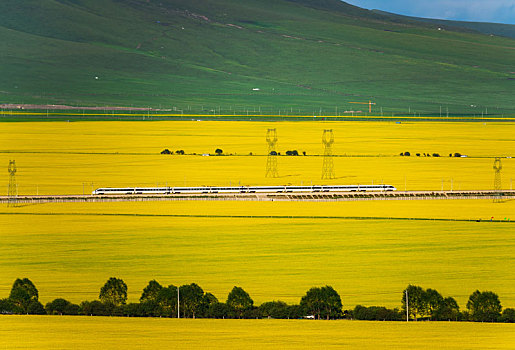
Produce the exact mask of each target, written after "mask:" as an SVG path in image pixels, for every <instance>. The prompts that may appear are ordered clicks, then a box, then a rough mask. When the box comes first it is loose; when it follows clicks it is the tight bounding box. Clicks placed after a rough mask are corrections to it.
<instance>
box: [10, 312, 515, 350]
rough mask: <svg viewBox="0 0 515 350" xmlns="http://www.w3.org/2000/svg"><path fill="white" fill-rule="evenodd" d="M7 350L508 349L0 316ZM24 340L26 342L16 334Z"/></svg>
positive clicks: (236, 327) (359, 334) (508, 340)
mask: <svg viewBox="0 0 515 350" xmlns="http://www.w3.org/2000/svg"><path fill="white" fill-rule="evenodd" d="M0 332H1V333H0V334H1V337H0V347H2V348H5V349H14V348H15V349H49V348H52V349H92V348H101V349H120V348H123V349H156V348H160V349H170V348H188V349H206V348H209V349H213V348H215V349H263V348H273V349H313V348H315V349H327V348H338V349H341V348H345V349H400V350H402V349H478V350H483V349H513V344H515V332H513V325H511V324H488V323H455V322H453V323H449V322H410V323H408V324H406V323H405V322H360V321H329V322H326V321H307V320H306V321H297V320H289V321H288V320H281V321H278V320H200V319H197V320H191V319H190V320H184V319H181V320H177V319H159V318H158V319H141V318H139V319H138V318H112V317H66V316H62V317H58V316H13V317H0ZM21 334H23V336H20V335H21Z"/></svg>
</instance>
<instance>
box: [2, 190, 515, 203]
mask: <svg viewBox="0 0 515 350" xmlns="http://www.w3.org/2000/svg"><path fill="white" fill-rule="evenodd" d="M443 199H448V200H450V199H453V200H459V199H492V200H499V201H504V200H513V199H515V190H504V191H501V192H496V191H479V190H478V191H394V192H379V193H378V192H331V193H248V194H246V193H242V194H221V193H211V194H188V195H184V194H167V195H148V194H130V195H19V196H17V197H7V196H0V203H3V204H14V203H16V204H38V203H72V202H145V201H195V200H198V201H310V202H326V201H331V202H334V201H373V200H443Z"/></svg>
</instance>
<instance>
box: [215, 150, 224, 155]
mask: <svg viewBox="0 0 515 350" xmlns="http://www.w3.org/2000/svg"><path fill="white" fill-rule="evenodd" d="M215 153H216V155H218V156H221V155H222V153H224V151H222V150H221V149H220V148H217V149H216V150H215Z"/></svg>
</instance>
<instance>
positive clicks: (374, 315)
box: [352, 305, 402, 321]
mask: <svg viewBox="0 0 515 350" xmlns="http://www.w3.org/2000/svg"><path fill="white" fill-rule="evenodd" d="M352 317H353V318H354V319H356V320H366V321H400V320H402V314H401V313H400V312H399V309H387V308H385V307H383V306H370V307H365V306H361V305H358V306H356V307H355V308H354V310H352Z"/></svg>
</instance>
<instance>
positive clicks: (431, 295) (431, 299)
mask: <svg viewBox="0 0 515 350" xmlns="http://www.w3.org/2000/svg"><path fill="white" fill-rule="evenodd" d="M408 293H409V292H408ZM424 298H425V303H426V313H427V315H428V316H429V317H431V319H433V316H434V314H435V312H436V310H438V309H440V308H442V307H443V302H444V299H443V297H442V295H441V294H440V293H438V291H436V290H434V289H431V288H428V289H426V291H425V292H424Z"/></svg>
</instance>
